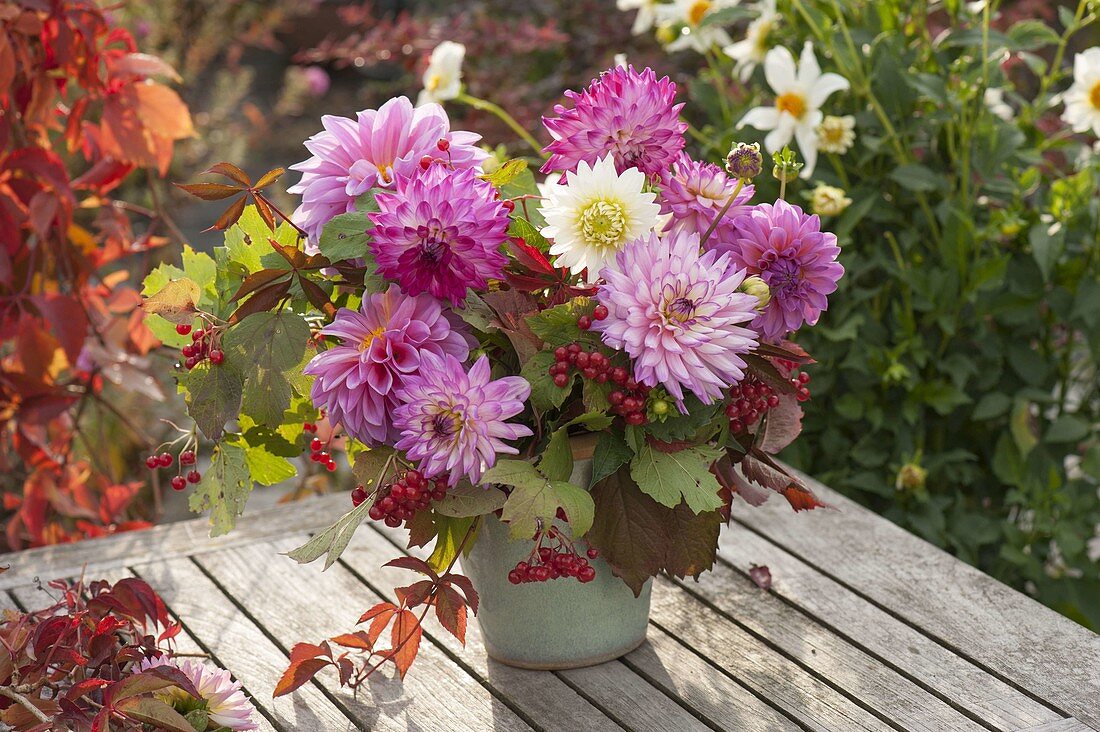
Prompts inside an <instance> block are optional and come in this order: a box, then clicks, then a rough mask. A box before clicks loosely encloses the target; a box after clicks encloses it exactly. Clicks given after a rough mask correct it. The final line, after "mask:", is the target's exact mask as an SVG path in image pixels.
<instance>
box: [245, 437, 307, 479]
mask: <svg viewBox="0 0 1100 732" xmlns="http://www.w3.org/2000/svg"><path fill="white" fill-rule="evenodd" d="M244 455H245V463H246V464H247V465H248V472H249V473H250V474H251V476H252V480H254V481H256V482H257V483H259V484H260V485H275V484H276V483H282V482H283V481H284V480H290V479H291V478H293V477H295V476H296V475H298V468H296V467H295V466H294V463H292V462H290V461H289V460H287V459H286V458H285V457H281V456H279V455H276V454H274V453H272V452H271V451H269V450H268V449H267V447H265V446H264V445H248V446H247V447H245V450H244Z"/></svg>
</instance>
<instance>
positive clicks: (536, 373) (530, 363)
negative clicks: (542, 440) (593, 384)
mask: <svg viewBox="0 0 1100 732" xmlns="http://www.w3.org/2000/svg"><path fill="white" fill-rule="evenodd" d="M552 363H554V352H553V351H539V352H538V353H536V354H535V355H534V356H532V357H531V358H530V359H528V360H527V363H525V364H523V368H522V369H520V374H519V375H520V376H522V377H523V378H524V379H526V380H527V382H528V383H529V384H531V397H530V399H531V404H532V406H534V407H535V409H537V410H539V411H540V412H545V411H547V410H549V409H556V408H558V407H560V406H561V405H562V402H564V401H565V398H566V397H568V396H569V392H571V391H572V390H573V384H574V382H575V381H576V374H574V375H573V376H572V377H571V378H570V381H569V384H568V386H565V387H560V386H557V385H556V384H554V377H552V376H551V375H550V372H549V369H550V365H551V364H552ZM585 383H587V382H585Z"/></svg>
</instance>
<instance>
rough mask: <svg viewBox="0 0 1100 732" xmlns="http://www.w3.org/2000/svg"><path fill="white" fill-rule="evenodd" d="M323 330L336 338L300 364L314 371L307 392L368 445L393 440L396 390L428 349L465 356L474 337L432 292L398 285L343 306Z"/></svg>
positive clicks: (464, 357)
mask: <svg viewBox="0 0 1100 732" xmlns="http://www.w3.org/2000/svg"><path fill="white" fill-rule="evenodd" d="M321 333H322V334H324V335H327V336H335V337H337V338H340V339H341V343H340V344H339V345H336V346H333V347H332V348H330V349H328V350H327V351H324V352H322V353H319V354H317V355H316V356H314V357H313V359H312V360H311V361H310V362H309V363H308V364H307V365H306V367H305V369H304V371H305V373H307V374H311V375H313V376H316V377H317V378H316V379H314V381H313V388H312V390H311V392H310V396H311V397H312V399H313V404H314V405H315V406H316V407H317V408H319V409H326V410H328V416H329V419H331V420H332V421H333V422H337V423H339V424H342V425H343V426H344V429H345V430H347V432H348V434H350V435H351V436H352V437H355V438H356V439H359V440H361V441H363V442H365V443H367V444H370V445H379V444H382V443H388V442H392V441H393V440H396V439H397V436H398V433H397V431H396V430H395V429H394V427H393V414H394V410H395V409H396V408H397V405H398V403H399V402H398V398H397V395H396V394H397V391H398V390H399V389H400V388H401V387H402V386H403V385H404V384H405V382H406V381H407V380H408V379H409V378H410V377H412V376H413V375H414V374H416V372H417V370H418V369H419V368H420V364H421V361H422V359H423V358H425V356H426V355H435V356H443V355H449V356H452V357H454V358H457V359H461V360H465V359H466V357H467V356H469V354H470V347H471V345H472V343H473V341H472V339H471V338H470V337H469V336H468V334H467V333H466V330H465V325H464V324H463V323H462V321H460V320H459V319H458V317H457V316H455V315H454V314H453V313H451V312H449V311H448V310H446V309H445V308H444V307H443V305H441V304H440V303H439V301H438V300H436V299H435V298H433V297H431V296H430V295H415V296H413V295H406V294H405V293H403V292H401V288H399V287H398V286H397V285H390V288H389V289H388V290H387V291H386V292H382V293H375V294H373V295H370V296H369V297H367V298H365V299H364V300H363V303H362V305H361V306H360V308H359V310H358V311H355V310H349V309H348V308H341V309H340V310H339V311H338V312H337V313H336V319H335V320H333V321H332V322H331V323H330V324H328V325H327V326H325V327H324V328H323V329H322V330H321Z"/></svg>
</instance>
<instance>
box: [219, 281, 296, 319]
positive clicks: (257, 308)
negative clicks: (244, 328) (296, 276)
mask: <svg viewBox="0 0 1100 732" xmlns="http://www.w3.org/2000/svg"><path fill="white" fill-rule="evenodd" d="M288 292H290V280H283V281H282V282H275V283H273V284H270V285H267V286H266V287H262V288H260V289H259V290H256V292H255V294H253V295H252V297H250V298H248V299H247V300H245V301H244V303H243V304H241V305H240V307H238V308H237V309H236V310H234V311H233V314H232V315H230V316H229V324H230V325H234V324H236V323H239V322H240V321H241V320H243V319H244V318H247V317H248V316H249V315H253V314H255V313H262V312H265V311H267V310H270V309H271V308H273V307H275V306H276V305H277V304H278V303H279V301H280V300H282V299H283V298H284V297H285V296H286V294H287V293H288Z"/></svg>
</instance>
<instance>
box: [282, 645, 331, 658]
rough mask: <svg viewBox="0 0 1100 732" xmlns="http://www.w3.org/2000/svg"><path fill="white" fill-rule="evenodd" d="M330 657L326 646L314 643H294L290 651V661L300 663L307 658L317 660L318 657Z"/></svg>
mask: <svg viewBox="0 0 1100 732" xmlns="http://www.w3.org/2000/svg"><path fill="white" fill-rule="evenodd" d="M328 655H330V652H329V649H328V644H325V643H322V644H321V645H317V644H314V643H295V644H294V647H293V648H291V649H290V660H291V661H302V660H305V659H307V658H317V657H318V656H328Z"/></svg>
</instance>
